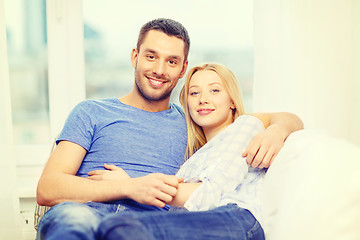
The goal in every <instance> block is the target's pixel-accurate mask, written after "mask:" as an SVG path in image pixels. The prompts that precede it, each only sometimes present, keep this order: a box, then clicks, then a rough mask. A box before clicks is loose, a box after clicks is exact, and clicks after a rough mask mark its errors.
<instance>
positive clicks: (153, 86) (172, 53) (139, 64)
mask: <svg viewBox="0 0 360 240" xmlns="http://www.w3.org/2000/svg"><path fill="white" fill-rule="evenodd" d="M184 46H185V43H184V41H183V40H181V39H179V38H177V37H173V36H168V35H166V34H165V33H163V32H161V31H156V30H151V31H149V32H148V33H147V34H146V36H145V38H144V41H143V43H142V44H141V45H140V49H133V51H132V53H131V62H132V65H133V67H134V68H135V84H136V87H137V90H138V92H139V94H140V96H141V97H142V98H144V99H146V100H148V101H162V100H167V101H169V99H170V95H171V92H172V90H173V89H174V87H175V86H176V84H177V82H178V80H179V79H180V78H182V77H183V76H184V74H185V72H186V67H187V64H188V63H187V61H185V60H184V59H185V55H184ZM184 61H185V62H184Z"/></svg>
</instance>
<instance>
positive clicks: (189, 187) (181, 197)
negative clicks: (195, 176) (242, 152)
mask: <svg viewBox="0 0 360 240" xmlns="http://www.w3.org/2000/svg"><path fill="white" fill-rule="evenodd" d="M200 185H201V182H199V183H180V184H179V186H178V189H177V192H176V195H175V196H174V198H173V200H172V201H171V202H169V203H168V204H169V205H171V206H175V207H184V204H185V203H186V201H187V200H188V199H189V197H190V195H191V194H192V193H193V192H194V191H195V190H196V189H197V188H198V187H199V186H200Z"/></svg>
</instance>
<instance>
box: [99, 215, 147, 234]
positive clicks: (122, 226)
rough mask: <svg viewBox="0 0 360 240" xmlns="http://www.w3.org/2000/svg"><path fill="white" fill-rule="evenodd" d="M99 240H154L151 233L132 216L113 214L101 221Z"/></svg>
mask: <svg viewBox="0 0 360 240" xmlns="http://www.w3.org/2000/svg"><path fill="white" fill-rule="evenodd" d="M98 234H99V239H106V240H113V239H114V240H115V239H116V240H119V239H123V240H126V239H132V240H137V239H139V240H140V239H143V240H153V239H154V238H153V237H152V236H151V233H150V232H148V230H147V229H146V227H145V226H144V225H143V224H142V223H141V222H140V221H139V220H138V218H137V217H136V216H135V215H132V214H113V215H111V216H108V217H106V218H105V219H104V220H103V221H101V223H100V225H99V229H98Z"/></svg>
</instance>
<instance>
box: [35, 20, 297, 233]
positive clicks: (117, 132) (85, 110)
mask: <svg viewBox="0 0 360 240" xmlns="http://www.w3.org/2000/svg"><path fill="white" fill-rule="evenodd" d="M189 47H190V40H189V36H188V34H187V31H186V29H185V28H184V27H183V26H182V25H181V24H180V23H178V22H176V21H173V20H170V19H156V20H153V21H150V22H148V23H147V24H145V25H144V26H143V27H142V29H141V30H140V34H139V38H138V43H137V48H136V49H133V50H132V53H131V61H132V65H133V67H134V69H135V84H134V88H133V90H132V91H131V92H130V93H129V94H128V95H126V96H124V97H121V98H119V99H117V98H114V99H105V100H99V101H90V100H88V101H84V102H82V103H80V104H79V105H78V106H76V107H75V109H74V110H73V111H72V113H71V114H70V116H69V118H68V120H67V122H66V124H65V126H64V129H63V131H62V133H61V134H60V136H59V138H58V140H57V143H58V145H57V147H56V149H55V150H54V152H53V153H52V155H51V156H50V158H49V160H48V163H47V165H46V167H45V169H44V171H43V174H42V176H41V177H40V180H39V183H38V188H37V201H38V203H39V204H40V205H47V206H54V205H55V206H54V207H52V208H51V210H50V211H48V212H47V213H46V214H45V215H44V217H43V218H42V220H41V222H40V225H39V230H38V236H37V238H39V239H58V238H59V239H60V238H62V239H94V238H95V236H96V231H97V227H98V225H99V223H100V222H101V219H102V218H103V217H104V216H105V215H107V214H109V213H114V212H118V211H120V210H124V209H125V210H134V211H149V210H155V211H166V210H168V207H167V205H166V203H169V202H170V201H171V200H172V198H173V196H174V195H175V194H176V191H177V187H178V183H179V181H181V180H179V179H178V178H176V177H175V176H173V175H174V174H175V173H176V170H177V169H178V167H179V166H180V165H181V163H182V162H183V157H184V153H185V148H186V123H185V119H184V116H183V113H182V111H181V109H179V107H177V106H176V105H174V104H171V103H170V102H169V101H170V95H171V92H172V90H173V88H174V87H175V86H176V84H177V82H178V80H179V79H180V78H182V77H183V76H184V74H185V72H186V69H187V66H188V60H187V56H188V52H189ZM268 116H269V117H270V118H271V122H272V123H273V124H272V125H271V126H270V127H269V128H268V130H266V131H265V132H263V133H262V134H261V135H259V136H257V137H256V138H255V139H254V140H253V141H252V143H250V145H249V147H248V149H247V150H246V151H245V153H244V155H247V156H248V163H249V164H251V165H252V166H259V167H267V166H268V165H269V164H270V163H271V161H272V159H273V157H274V156H275V155H276V153H277V152H278V151H279V149H280V148H281V146H282V144H283V142H284V140H285V139H286V137H287V136H288V135H289V134H290V133H291V132H293V131H296V130H298V129H301V128H302V122H301V120H300V119H299V118H297V117H296V116H295V115H293V114H287V113H278V114H268ZM270 142H271V144H269V143H270ZM107 163H110V164H114V165H117V166H119V167H121V168H122V169H124V170H125V171H126V173H127V174H128V175H129V176H130V178H123V179H114V180H106V181H94V180H93V179H91V178H88V173H89V172H91V171H93V170H98V169H104V167H103V166H104V164H107ZM105 167H106V168H107V169H109V170H111V167H110V166H108V165H105Z"/></svg>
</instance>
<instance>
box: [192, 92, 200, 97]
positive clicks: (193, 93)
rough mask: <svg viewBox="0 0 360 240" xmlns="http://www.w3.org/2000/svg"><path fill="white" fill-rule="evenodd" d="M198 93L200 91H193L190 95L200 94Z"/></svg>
mask: <svg viewBox="0 0 360 240" xmlns="http://www.w3.org/2000/svg"><path fill="white" fill-rule="evenodd" d="M198 94H199V92H191V93H190V96H195V95H198Z"/></svg>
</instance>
